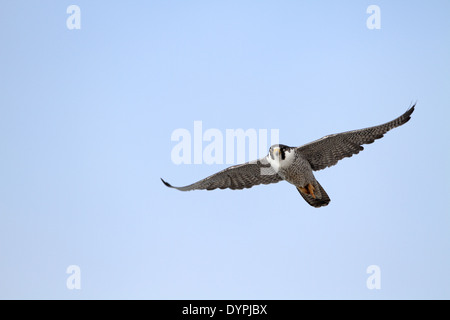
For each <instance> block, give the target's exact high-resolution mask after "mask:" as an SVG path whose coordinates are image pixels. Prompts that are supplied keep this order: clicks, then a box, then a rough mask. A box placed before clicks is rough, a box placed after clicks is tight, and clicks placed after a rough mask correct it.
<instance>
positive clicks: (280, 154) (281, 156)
mask: <svg viewBox="0 0 450 320" xmlns="http://www.w3.org/2000/svg"><path fill="white" fill-rule="evenodd" d="M290 150H291V147H288V146H285V145H284V144H274V145H273V146H271V147H270V149H269V156H270V157H271V158H272V160H278V161H281V160H285V159H286V153H289V152H290Z"/></svg>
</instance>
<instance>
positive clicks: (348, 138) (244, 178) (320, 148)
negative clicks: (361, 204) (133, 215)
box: [161, 104, 415, 208]
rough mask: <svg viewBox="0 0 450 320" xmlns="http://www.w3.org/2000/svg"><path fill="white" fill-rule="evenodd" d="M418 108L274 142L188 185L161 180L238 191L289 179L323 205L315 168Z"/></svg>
mask: <svg viewBox="0 0 450 320" xmlns="http://www.w3.org/2000/svg"><path fill="white" fill-rule="evenodd" d="M414 107H415V104H414V105H413V106H412V107H410V108H409V109H408V110H407V111H406V112H405V113H404V114H402V115H401V116H400V117H398V118H396V119H394V120H392V121H390V122H387V123H384V124H381V125H378V126H374V127H369V128H365V129H360V130H353V131H347V132H342V133H337V134H331V135H327V136H325V137H323V138H321V139H318V140H316V141H313V142H310V143H308V144H305V145H303V146H301V147H288V146H286V145H283V144H276V145H273V146H271V147H270V149H269V154H268V155H267V156H265V157H264V158H261V159H259V160H255V161H250V162H247V163H244V164H239V165H236V166H232V167H229V168H227V169H225V170H222V171H220V172H217V173H215V174H213V175H211V176H209V177H207V178H205V179H203V180H200V181H197V182H195V183H193V184H191V185H188V186H184V187H174V186H172V185H171V184H169V183H168V182H166V181H164V180H163V179H161V180H162V182H163V183H164V184H165V185H166V186H167V187H170V188H175V189H177V190H180V191H190V190H214V189H217V188H219V189H226V188H230V189H232V190H236V189H244V188H251V187H253V186H256V185H259V184H270V183H277V182H279V181H282V180H285V181H287V182H289V183H291V184H293V185H294V186H295V187H296V188H297V190H298V192H299V193H300V195H301V196H302V197H303V199H305V201H306V202H307V203H308V204H310V205H311V206H313V207H316V208H319V207H323V206H326V205H328V203H330V197H329V196H328V194H327V193H326V191H325V190H324V189H323V187H322V186H321V185H320V183H319V182H318V181H317V180H316V178H315V177H314V174H313V171H318V170H322V169H325V168H327V167H331V166H334V165H335V164H336V163H337V162H338V161H339V160H341V159H343V158H346V157H351V156H352V155H354V154H358V153H359V152H360V151H362V150H364V148H363V146H362V145H363V144H369V143H372V142H374V141H375V140H376V139H380V138H382V137H383V135H384V134H385V133H386V132H388V131H389V130H391V129H394V128H396V127H399V126H401V125H403V124H405V123H406V122H408V121H409V119H410V118H411V114H412V113H413V112H414Z"/></svg>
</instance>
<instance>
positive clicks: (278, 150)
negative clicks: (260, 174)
mask: <svg viewBox="0 0 450 320" xmlns="http://www.w3.org/2000/svg"><path fill="white" fill-rule="evenodd" d="M273 152H274V153H275V156H276V157H279V156H280V153H281V151H280V148H274V149H273Z"/></svg>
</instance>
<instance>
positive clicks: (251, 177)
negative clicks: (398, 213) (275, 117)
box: [161, 158, 283, 191]
mask: <svg viewBox="0 0 450 320" xmlns="http://www.w3.org/2000/svg"><path fill="white" fill-rule="evenodd" d="M161 180H162V182H163V183H164V184H165V185H166V186H168V187H170V188H175V189H178V190H180V191H190V190H205V189H206V190H214V189H217V188H219V189H226V188H230V189H233V190H235V189H244V188H251V187H253V186H256V185H258V184H269V183H277V182H279V181H281V180H283V179H282V178H281V177H280V176H279V175H278V174H277V173H276V172H275V170H273V169H272V167H271V166H270V164H269V163H268V161H267V160H266V158H262V159H260V160H257V161H252V162H247V163H244V164H239V165H236V166H232V167H229V168H227V169H225V170H222V171H220V172H217V173H215V174H213V175H211V176H209V177H207V178H205V179H203V180H200V181H197V182H195V183H193V184H191V185H188V186H185V187H174V186H172V185H171V184H169V183H168V182H166V181H164V180H163V179H161Z"/></svg>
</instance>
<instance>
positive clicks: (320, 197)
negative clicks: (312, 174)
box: [297, 180, 331, 208]
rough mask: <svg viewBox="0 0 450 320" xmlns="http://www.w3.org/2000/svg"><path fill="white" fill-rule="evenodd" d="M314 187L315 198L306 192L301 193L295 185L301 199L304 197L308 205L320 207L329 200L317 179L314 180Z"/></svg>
mask: <svg viewBox="0 0 450 320" xmlns="http://www.w3.org/2000/svg"><path fill="white" fill-rule="evenodd" d="M314 188H315V189H316V192H315V196H316V197H315V198H314V197H313V196H312V195H310V194H306V193H303V192H302V191H300V189H299V187H297V190H298V192H299V193H300V194H301V196H302V197H303V199H305V201H306V202H308V203H309V205H311V206H313V207H315V208H320V207H323V206H326V205H328V204H329V203H330V201H331V200H330V197H328V194H327V193H326V191H325V190H324V189H323V188H322V186H321V185H320V183H319V181H317V180H316V181H315V183H314Z"/></svg>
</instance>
